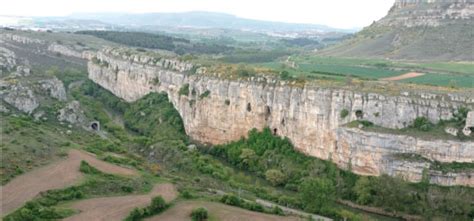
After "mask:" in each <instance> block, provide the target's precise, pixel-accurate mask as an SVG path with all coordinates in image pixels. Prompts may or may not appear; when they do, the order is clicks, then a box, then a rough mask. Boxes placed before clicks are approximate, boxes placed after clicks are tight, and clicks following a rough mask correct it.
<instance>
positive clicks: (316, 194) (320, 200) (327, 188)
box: [299, 178, 336, 212]
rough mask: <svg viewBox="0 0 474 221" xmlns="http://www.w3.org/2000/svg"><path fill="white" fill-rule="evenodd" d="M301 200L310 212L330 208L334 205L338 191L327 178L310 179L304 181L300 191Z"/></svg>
mask: <svg viewBox="0 0 474 221" xmlns="http://www.w3.org/2000/svg"><path fill="white" fill-rule="evenodd" d="M299 192H300V194H301V199H302V201H303V202H304V204H305V205H306V208H305V209H307V210H308V211H310V212H319V211H321V210H323V209H326V208H328V209H329V208H330V207H331V205H332V204H333V203H334V199H335V192H336V189H335V187H334V184H333V182H332V181H331V180H329V179H327V178H309V179H306V180H305V181H303V183H302V184H301V186H300V190H299Z"/></svg>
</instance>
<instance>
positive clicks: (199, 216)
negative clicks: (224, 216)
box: [191, 207, 209, 221]
mask: <svg viewBox="0 0 474 221" xmlns="http://www.w3.org/2000/svg"><path fill="white" fill-rule="evenodd" d="M208 217H209V215H208V214H207V209H206V208H202V207H199V208H196V209H193V211H192V212H191V219H192V221H204V220H207V218H208Z"/></svg>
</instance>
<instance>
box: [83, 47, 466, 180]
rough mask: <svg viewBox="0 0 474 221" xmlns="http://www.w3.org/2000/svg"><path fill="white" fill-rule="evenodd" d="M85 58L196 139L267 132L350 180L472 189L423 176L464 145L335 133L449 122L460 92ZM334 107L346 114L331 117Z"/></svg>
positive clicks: (453, 158) (110, 83)
mask: <svg viewBox="0 0 474 221" xmlns="http://www.w3.org/2000/svg"><path fill="white" fill-rule="evenodd" d="M85 55H86V56H85V57H87V58H89V62H88V71H89V78H90V79H91V80H93V81H94V82H96V83H97V84H99V85H101V86H102V87H104V88H106V89H107V90H109V91H111V92H112V93H113V94H115V95H116V96H118V97H120V98H123V99H125V100H126V101H129V102H131V101H134V100H137V99H139V98H141V97H143V96H145V95H146V94H148V93H150V92H166V93H168V96H169V99H170V101H171V102H172V103H173V104H174V106H175V108H176V109H177V110H178V112H179V113H180V115H181V117H182V118H183V121H184V126H185V129H186V133H187V134H188V135H189V136H190V137H191V138H192V139H194V140H196V141H198V142H202V143H209V144H221V143H226V142H229V141H232V140H236V139H239V138H240V137H242V136H245V135H246V134H247V132H248V131H249V130H251V129H252V128H257V129H262V128H264V127H269V128H271V130H272V131H273V132H274V134H275V135H278V136H283V137H288V138H289V139H290V140H291V141H292V142H293V144H294V146H295V148H297V149H298V150H299V151H301V152H303V153H305V154H307V155H310V156H314V157H318V158H321V159H325V160H331V161H333V162H334V163H336V164H337V165H338V166H339V167H341V168H345V169H351V170H352V171H353V172H355V173H357V174H362V175H375V176H377V175H381V174H389V175H392V176H402V177H404V178H405V179H407V180H410V181H413V182H419V181H421V180H422V178H423V174H424V171H427V172H428V175H429V180H430V182H431V183H433V184H439V185H447V186H450V185H466V186H474V176H473V175H474V174H472V173H471V172H444V173H443V172H441V171H438V170H434V169H430V165H431V164H432V163H433V162H435V161H437V162H442V163H452V162H458V163H472V159H474V149H473V148H472V147H473V145H474V143H473V142H472V141H460V140H456V139H448V140H446V139H424V138H419V137H416V136H409V135H397V134H390V133H378V132H368V131H364V130H362V129H359V128H349V127H346V126H345V124H347V123H349V122H352V121H355V120H360V119H363V120H366V121H370V122H373V123H374V124H375V125H377V126H381V127H384V128H392V129H400V128H404V127H407V126H409V125H410V124H412V122H413V121H414V120H415V119H416V118H417V117H426V118H428V119H429V120H430V121H431V122H435V123H436V122H438V121H440V120H449V119H451V118H452V117H453V114H454V113H456V111H457V110H458V109H459V108H461V107H466V108H469V109H474V105H473V103H474V97H472V96H469V95H468V94H467V95H463V94H455V93H453V94H445V95H440V94H436V93H426V92H402V93H401V94H400V95H389V94H387V95H386V94H381V93H369V92H358V91H352V90H347V89H334V88H325V87H317V86H309V85H305V86H303V87H298V86H290V85H287V84H286V83H285V82H284V81H278V80H272V79H266V78H264V77H260V78H258V77H253V78H252V81H248V80H245V79H240V80H235V79H234V80H230V79H223V78H217V77H213V76H208V75H200V74H194V72H195V71H196V68H193V64H191V63H187V62H182V61H178V60H174V59H165V58H154V57H151V56H148V55H143V54H142V55H140V54H128V53H122V52H120V50H116V49H111V48H106V49H103V50H101V51H99V52H97V53H96V54H95V55H94V54H91V53H90V52H88V53H85ZM197 70H198V71H199V69H197ZM183 89H185V90H183ZM343 110H347V111H348V113H349V114H348V116H346V117H342V116H341V114H340V113H341V111H343ZM399 154H413V155H416V156H420V157H421V158H423V159H427V160H422V161H419V160H418V161H417V160H415V161H414V160H412V159H405V158H403V157H397V156H398V155H399Z"/></svg>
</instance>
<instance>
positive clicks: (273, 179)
mask: <svg viewBox="0 0 474 221" xmlns="http://www.w3.org/2000/svg"><path fill="white" fill-rule="evenodd" d="M265 179H267V180H268V181H269V182H270V183H271V184H272V185H273V186H278V185H281V184H283V183H284V182H285V180H286V177H285V174H283V173H282V172H281V171H279V170H275V169H271V170H267V172H265Z"/></svg>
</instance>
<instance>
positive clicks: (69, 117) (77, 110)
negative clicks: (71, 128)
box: [58, 101, 86, 124]
mask: <svg viewBox="0 0 474 221" xmlns="http://www.w3.org/2000/svg"><path fill="white" fill-rule="evenodd" d="M58 120H59V121H61V122H64V121H65V122H68V123H71V124H83V123H84V122H85V120H86V117H85V115H84V112H83V111H82V109H81V105H80V103H79V101H71V102H70V103H68V104H67V105H66V107H64V108H62V109H61V110H59V115H58Z"/></svg>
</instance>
